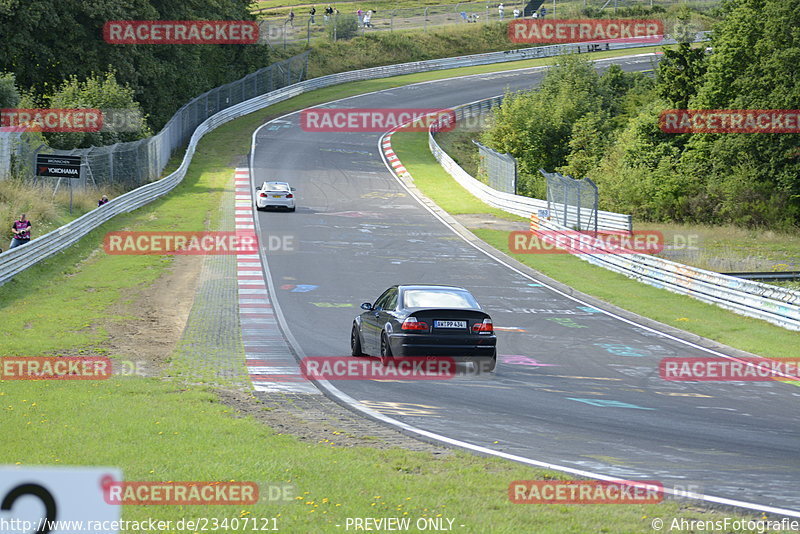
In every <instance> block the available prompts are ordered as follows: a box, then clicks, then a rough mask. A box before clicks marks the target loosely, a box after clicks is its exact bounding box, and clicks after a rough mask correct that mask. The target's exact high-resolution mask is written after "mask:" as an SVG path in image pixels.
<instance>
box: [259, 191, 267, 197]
mask: <svg viewBox="0 0 800 534" xmlns="http://www.w3.org/2000/svg"><path fill="white" fill-rule="evenodd" d="M258 196H260V197H261V198H266V197H267V196H268V195H267V194H266V193H264V192H263V191H262V192H261V193H259V194H258Z"/></svg>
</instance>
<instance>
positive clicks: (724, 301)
mask: <svg viewBox="0 0 800 534" xmlns="http://www.w3.org/2000/svg"><path fill="white" fill-rule="evenodd" d="M499 98H502V97H493V98H490V99H487V100H482V101H479V102H473V103H471V104H467V105H466V106H462V107H460V108H458V109H456V110H455V112H456V117H457V118H462V117H464V116H466V114H468V113H477V112H480V110H481V109H488V108H490V107H493V106H494V105H499V104H498V99H499ZM435 131H436V128H435V125H433V126H432V127H431V131H430V132H429V133H428V146H429V147H430V150H431V153H433V156H434V157H435V158H436V160H437V161H439V163H440V164H441V166H442V167H443V168H444V169H445V170H446V171H447V172H448V173H449V174H450V176H452V177H453V178H454V179H455V180H456V182H458V183H459V184H460V185H461V186H462V187H464V189H466V190H467V191H469V192H470V193H472V194H473V195H475V196H476V197H478V198H479V199H480V200H482V201H483V202H485V203H487V204H489V205H490V206H493V207H495V208H499V209H502V210H503V211H507V212H508V213H513V214H515V215H520V216H522V217H526V218H527V217H529V216H530V215H531V213H536V211H537V210H538V209H546V208H547V201H546V200H539V199H535V198H528V197H521V196H518V195H511V194H509V193H503V192H501V191H496V190H494V189H492V188H491V187H489V186H488V185H486V184H484V183H483V182H480V181H479V180H477V179H475V178H473V177H472V176H470V174H469V173H467V172H466V171H465V170H464V169H462V168H461V167H460V166H459V165H458V164H457V163H456V162H455V161H453V159H452V158H451V157H450V156H449V155H447V153H446V152H444V150H442V148H441V147H440V146H439V145H438V144H437V143H436V139H435V135H434V134H435ZM624 218H627V219H624ZM624 221H627V222H624ZM539 224H540V226H541V227H542V228H544V229H546V230H551V231H555V232H557V233H565V235H566V232H568V231H570V229H568V228H567V227H565V226H562V225H560V224H557V223H556V222H554V221H548V220H539ZM617 225H620V226H617ZM598 226H599V228H600V229H603V230H628V231H630V230H631V226H630V216H629V215H620V214H618V213H609V212H602V211H601V212H598ZM601 250H603V249H602V248H599V249H598V253H597V254H575V256H577V257H579V258H581V259H582V260H585V261H588V262H589V263H593V264H595V265H598V266H600V267H604V268H606V269H609V270H611V271H614V272H618V273H620V274H624V275H625V276H627V277H629V278H633V279H635V280H639V281H640V282H644V283H645V284H649V285H651V286H655V287H658V288H662V289H667V290H669V291H672V292H674V293H681V294H684V295H688V296H690V297H693V298H696V299H698V300H702V301H704V302H709V303H712V304H716V305H717V306H720V307H722V308H725V309H728V310H731V311H734V312H736V313H739V314H741V315H746V316H748V317H755V318H758V319H763V320H765V321H768V322H770V323H772V324H775V325H778V326H781V327H783V328H787V329H789V330H799V331H800V291H793V290H791V289H786V288H782V287H778V286H772V285H769V284H763V283H761V282H756V281H753V280H743V279H741V278H735V277H733V276H726V275H722V274H719V273H715V272H712V271H706V270H704V269H698V268H695V267H690V266H688V265H683V264H680V263H676V262H674V261H670V260H665V259H662V258H658V257H655V256H650V255H646V254H612V253H602V252H600V251H601Z"/></svg>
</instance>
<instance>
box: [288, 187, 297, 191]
mask: <svg viewBox="0 0 800 534" xmlns="http://www.w3.org/2000/svg"><path fill="white" fill-rule="evenodd" d="M289 189H291V190H292V191H297V189H295V188H294V187H290V188H289Z"/></svg>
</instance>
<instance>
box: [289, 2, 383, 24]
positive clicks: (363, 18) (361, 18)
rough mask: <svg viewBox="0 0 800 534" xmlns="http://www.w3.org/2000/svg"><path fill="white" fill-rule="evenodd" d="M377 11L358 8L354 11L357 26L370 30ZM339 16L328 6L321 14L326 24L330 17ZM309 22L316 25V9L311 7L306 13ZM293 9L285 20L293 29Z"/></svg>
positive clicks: (336, 10)
mask: <svg viewBox="0 0 800 534" xmlns="http://www.w3.org/2000/svg"><path fill="white" fill-rule="evenodd" d="M377 12H378V10H377V9H368V10H367V11H364V10H363V9H361V8H359V9H358V10H356V12H355V13H356V16H357V17H358V24H359V25H360V26H362V27H364V28H372V16H373V15H374V14H375V13H377ZM338 14H339V10H338V9H336V8H334V7H332V6H330V5H328V7H326V8H325V10H324V11H323V12H322V21H323V22H324V23H325V24H327V23H328V21H329V20H331V18H332V17H334V16H335V15H338ZM308 16H309V21H310V23H311V24H316V23H317V7H316V6H311V9H310V10H309V11H308ZM294 18H295V14H294V9H290V10H289V17H288V18H287V21H286V22H287V23H288V24H289V25H290V26H291V27H292V28H294Z"/></svg>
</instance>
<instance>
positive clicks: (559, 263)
mask: <svg viewBox="0 0 800 534" xmlns="http://www.w3.org/2000/svg"><path fill="white" fill-rule="evenodd" d="M392 148H393V149H394V151H395V153H396V154H397V156H398V157H399V158H400V161H402V162H403V165H404V166H405V167H406V169H407V170H408V172H409V173H411V176H413V177H414V183H415V184H416V185H417V187H419V189H420V190H421V191H422V192H423V193H424V194H425V195H427V196H428V197H429V198H431V200H433V201H434V202H436V203H437V204H438V205H439V206H441V207H442V208H443V209H445V210H446V211H448V212H450V213H452V214H462V213H491V214H495V215H497V212H498V211H499V210H496V209H494V208H491V207H490V206H488V205H486V204H484V203H483V202H481V201H480V200H478V199H477V198H476V197H474V196H473V195H471V194H470V193H469V192H468V191H466V190H465V189H463V188H462V187H460V186H459V185H458V184H457V182H456V181H455V180H453V179H452V177H450V175H448V174H447V173H446V172H445V171H444V170H443V169H442V168H441V166H440V165H439V163H438V162H437V161H436V159H434V157H433V155H432V154H431V153H430V150H428V140H427V134H426V133H412V132H400V133H396V134H394V135H393V136H392ZM506 215H507V217H513V216H511V215H508V214H506ZM520 219H521V218H520ZM472 231H473V232H474V233H475V234H476V235H477V236H478V237H480V238H481V239H483V240H484V241H486V242H487V243H489V244H490V245H492V246H493V247H495V248H497V249H498V250H500V251H502V252H505V253H506V254H509V255H510V256H512V257H513V258H515V259H517V260H518V261H520V262H522V263H524V264H525V265H528V266H530V267H532V268H534V269H536V270H537V271H540V272H542V273H544V274H545V275H547V276H549V277H551V278H554V279H555V280H558V281H559V282H563V283H565V284H567V285H569V286H571V287H573V288H575V289H577V290H578V291H582V292H584V293H587V294H589V295H592V296H594V297H597V298H599V299H602V300H604V301H606V302H609V303H611V304H614V305H616V306H619V307H621V308H624V309H626V310H629V311H632V312H634V313H637V314H639V315H643V316H645V317H649V318H651V319H654V320H656V321H660V322H662V323H665V324H668V325H670V326H674V327H676V328H680V329H682V330H686V331H688V332H691V333H693V334H697V335H700V336H703V337H707V338H709V339H713V340H715V341H718V342H720V343H724V344H726V345H730V346H731V347H735V348H738V349H741V350H746V351H748V352H753V353H755V354H759V355H763V356H769V357H779V358H780V357H790V356H794V354H793V352H794V347H796V346H797V339H798V336H797V333H796V332H791V331H789V330H786V329H784V328H780V327H778V326H773V325H771V324H769V323H766V322H764V321H760V320H757V319H750V318H748V317H743V316H741V315H737V314H735V313H732V312H729V311H726V310H723V309H722V308H719V307H717V306H714V305H711V304H706V303H703V302H700V301H698V300H695V299H693V298H690V297H687V296H683V295H678V294H675V293H670V292H669V291H665V290H662V289H657V288H655V287H652V286H648V285H646V284H642V283H639V282H636V281H634V280H631V279H629V278H626V277H625V276H623V275H621V274H618V273H614V272H612V271H608V270H606V269H603V268H601V267H597V266H594V265H591V264H589V263H587V262H585V261H583V260H580V259H578V258H576V257H573V256H570V255H566V254H513V253H511V251H510V250H509V248H508V234H509V232H504V231H498V230H481V229H473V230H472Z"/></svg>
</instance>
